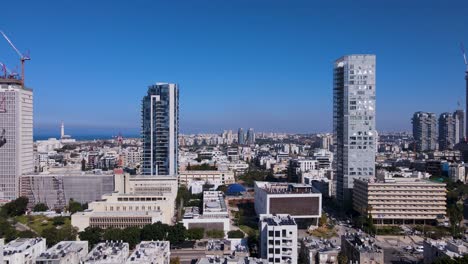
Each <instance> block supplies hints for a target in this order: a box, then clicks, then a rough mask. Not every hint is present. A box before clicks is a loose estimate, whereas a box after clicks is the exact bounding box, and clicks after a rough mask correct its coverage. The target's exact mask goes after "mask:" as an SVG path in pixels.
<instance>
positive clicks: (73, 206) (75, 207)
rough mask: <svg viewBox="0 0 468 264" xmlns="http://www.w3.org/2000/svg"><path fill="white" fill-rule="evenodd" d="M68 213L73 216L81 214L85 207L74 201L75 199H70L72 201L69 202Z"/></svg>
mask: <svg viewBox="0 0 468 264" xmlns="http://www.w3.org/2000/svg"><path fill="white" fill-rule="evenodd" d="M68 211H69V212H70V213H72V214H74V213H76V212H81V211H83V206H82V205H81V204H80V203H79V202H76V201H75V200H73V198H70V201H69V202H68Z"/></svg>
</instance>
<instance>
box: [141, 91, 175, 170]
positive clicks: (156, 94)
mask: <svg viewBox="0 0 468 264" xmlns="http://www.w3.org/2000/svg"><path fill="white" fill-rule="evenodd" d="M141 115H142V137H143V170H142V173H143V174H144V175H176V174H177V171H178V167H177V166H178V162H177V161H178V147H179V146H178V138H179V87H178V85H177V84H172V83H156V84H155V85H151V86H149V87H148V93H147V95H146V96H144V97H143V101H142V111H141Z"/></svg>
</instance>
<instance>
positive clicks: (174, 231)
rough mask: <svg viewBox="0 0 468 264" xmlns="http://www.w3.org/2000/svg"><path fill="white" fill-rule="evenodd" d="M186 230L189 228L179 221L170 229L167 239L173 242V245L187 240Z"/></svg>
mask: <svg viewBox="0 0 468 264" xmlns="http://www.w3.org/2000/svg"><path fill="white" fill-rule="evenodd" d="M186 231H187V229H185V226H184V225H183V224H181V223H177V224H175V225H173V226H172V227H171V228H170V229H169V232H168V234H167V235H168V237H167V239H168V240H169V241H170V242H171V244H172V245H175V244H178V243H181V242H183V241H185V238H186V237H187V236H186Z"/></svg>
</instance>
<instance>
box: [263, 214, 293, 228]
mask: <svg viewBox="0 0 468 264" xmlns="http://www.w3.org/2000/svg"><path fill="white" fill-rule="evenodd" d="M260 221H262V222H266V223H267V224H268V225H270V226H295V225H296V221H295V220H294V218H292V217H291V216H290V215H288V214H278V215H260Z"/></svg>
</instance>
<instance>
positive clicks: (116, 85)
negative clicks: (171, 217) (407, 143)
mask: <svg viewBox="0 0 468 264" xmlns="http://www.w3.org/2000/svg"><path fill="white" fill-rule="evenodd" d="M423 3H427V1H424V2H423V1H412V2H411V3H407V1H392V2H391V3H378V2H375V1H361V2H359V4H356V3H354V2H345V1H327V3H319V2H315V1H287V2H286V1H266V0H259V1H248V0H240V1H229V2H228V1H205V0H201V1H188V0H186V1H177V3H173V2H169V1H136V2H132V3H131V4H130V2H127V1H91V0H84V1H58V0H51V1H47V4H45V2H40V1H32V0H31V1H23V0H19V1H15V2H11V3H9V5H11V10H21V13H22V15H21V19H20V18H18V13H16V12H7V13H5V14H4V15H3V16H2V18H3V19H2V22H3V23H1V24H0V29H1V30H4V31H5V32H6V33H7V34H8V35H9V36H10V38H11V39H12V40H13V41H14V42H15V44H16V45H17V46H18V48H20V50H27V49H29V50H30V53H31V58H32V60H31V61H30V62H28V63H27V65H26V82H27V85H28V86H30V87H32V88H33V89H34V93H35V98H34V100H35V101H34V104H35V113H34V119H35V126H36V127H35V128H36V129H35V133H36V134H49V132H51V133H52V132H54V131H56V132H54V133H56V134H57V135H58V131H59V124H60V121H61V120H63V121H65V123H66V125H67V128H68V131H67V133H68V134H71V135H74V134H77V133H82V132H83V131H84V132H89V133H94V132H93V131H104V133H108V132H107V131H112V133H116V131H122V132H124V133H126V131H128V133H132V134H133V133H138V132H139V128H140V126H141V124H140V122H141V117H140V110H141V99H142V97H143V96H144V94H145V93H146V89H147V86H148V85H150V84H152V83H155V82H175V83H178V84H179V85H180V125H181V132H182V133H192V132H221V131H222V130H223V129H237V128H238V127H244V128H249V127H252V128H254V129H255V130H256V131H273V132H275V131H276V132H298V133H314V132H325V131H329V132H331V131H332V120H333V118H332V104H333V93H332V70H333V61H334V60H335V59H337V58H339V57H341V56H343V55H347V54H360V53H371V54H376V56H377V71H376V74H377V89H376V91H377V99H376V100H377V128H378V130H380V131H401V130H405V131H409V130H410V127H411V121H410V119H411V116H412V114H413V113H414V112H415V111H420V110H421V111H428V112H435V113H437V114H440V113H441V112H453V111H454V110H455V109H456V108H457V102H460V104H461V105H462V106H463V105H464V98H465V86H464V85H465V83H464V69H465V68H464V65H463V59H462V56H461V52H460V49H459V43H460V42H461V41H464V42H466V43H468V27H467V26H466V25H468V16H467V15H466V14H467V13H468V3H467V2H466V1H452V2H451V3H450V4H447V3H441V2H436V1H433V3H431V4H430V5H428V4H423ZM429 6H430V7H429ZM0 61H2V62H4V63H6V64H7V65H9V66H10V68H14V66H15V65H17V64H18V59H17V57H16V54H15V53H14V52H13V51H12V50H11V49H10V48H9V46H8V44H7V43H6V42H5V41H3V40H1V41H0ZM117 133H118V132H117Z"/></svg>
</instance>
